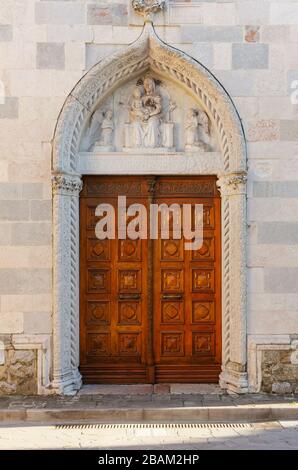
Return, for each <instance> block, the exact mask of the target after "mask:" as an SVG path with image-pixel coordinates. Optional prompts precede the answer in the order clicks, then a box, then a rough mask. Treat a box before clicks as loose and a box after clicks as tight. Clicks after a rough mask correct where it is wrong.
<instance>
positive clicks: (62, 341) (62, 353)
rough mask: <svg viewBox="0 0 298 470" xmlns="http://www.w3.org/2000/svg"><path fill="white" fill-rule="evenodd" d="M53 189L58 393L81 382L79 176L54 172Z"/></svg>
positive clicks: (55, 378) (71, 389) (70, 390)
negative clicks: (79, 368) (79, 369)
mask: <svg viewBox="0 0 298 470" xmlns="http://www.w3.org/2000/svg"><path fill="white" fill-rule="evenodd" d="M52 189H53V265H54V270H53V287H54V289H53V290H54V297H53V353H54V354H53V355H54V360H53V382H52V388H53V389H54V390H55V391H56V392H57V393H64V394H68V393H73V392H74V391H75V390H78V389H79V388H80V386H81V376H80V373H79V371H78V366H79V308H78V306H79V279H78V274H77V273H78V271H79V193H80V191H81V189H82V181H81V179H80V178H79V177H78V176H70V175H54V176H53V178H52Z"/></svg>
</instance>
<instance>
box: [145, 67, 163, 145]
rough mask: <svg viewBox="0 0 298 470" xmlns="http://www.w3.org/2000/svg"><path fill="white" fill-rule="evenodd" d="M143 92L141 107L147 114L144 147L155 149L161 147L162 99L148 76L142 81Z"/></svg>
mask: <svg viewBox="0 0 298 470" xmlns="http://www.w3.org/2000/svg"><path fill="white" fill-rule="evenodd" d="M144 91H145V95H144V96H143V106H144V107H145V109H147V110H148V112H149V116H148V119H146V120H145V126H144V147H149V148H155V147H159V146H160V145H161V132H160V124H161V113H162V97H161V95H160V94H159V93H157V91H156V85H155V82H154V80H153V78H152V77H150V76H147V77H146V78H145V79H144Z"/></svg>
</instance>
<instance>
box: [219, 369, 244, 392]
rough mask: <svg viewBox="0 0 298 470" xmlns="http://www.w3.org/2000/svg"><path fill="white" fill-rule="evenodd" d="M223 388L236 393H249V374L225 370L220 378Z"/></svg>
mask: <svg viewBox="0 0 298 470" xmlns="http://www.w3.org/2000/svg"><path fill="white" fill-rule="evenodd" d="M219 385H220V387H221V388H223V389H225V390H228V391H230V392H234V393H239V394H243V393H248V380H247V372H239V371H235V370H230V369H224V370H223V371H222V373H221V374H220V376H219Z"/></svg>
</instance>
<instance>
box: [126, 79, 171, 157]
mask: <svg viewBox="0 0 298 470" xmlns="http://www.w3.org/2000/svg"><path fill="white" fill-rule="evenodd" d="M129 120H130V122H129V123H126V124H125V145H124V150H132V149H135V150H145V149H150V150H152V149H155V150H156V151H158V150H165V149H166V150H173V145H174V144H173V142H174V124H173V123H172V122H165V120H164V118H163V100H162V96H161V94H160V93H159V92H158V91H157V90H156V84H155V81H154V79H153V78H152V77H151V76H147V77H145V79H144V81H143V87H142V86H140V85H137V86H136V87H135V88H134V90H133V94H132V97H131V99H130V104H129Z"/></svg>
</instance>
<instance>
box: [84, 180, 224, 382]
mask: <svg viewBox="0 0 298 470" xmlns="http://www.w3.org/2000/svg"><path fill="white" fill-rule="evenodd" d="M118 196H125V197H126V206H127V207H129V206H130V205H131V204H142V205H143V206H144V207H145V209H146V212H147V226H148V227H147V231H146V227H145V232H146V233H147V234H148V236H146V237H144V226H143V227H142V228H143V237H144V238H143V239H132V238H127V237H126V238H124V237H123V233H122V234H121V235H119V229H122V232H123V220H124V219H123V217H122V219H121V220H122V222H121V221H120V219H119V220H118V216H119V213H118V212H119V208H118ZM99 204H109V207H110V208H111V207H112V208H113V210H114V213H115V238H114V239H104V240H100V239H98V238H97V236H96V233H95V227H96V224H97V223H98V222H99V221H100V220H101V218H102V217H105V216H106V214H107V213H106V212H102V215H100V216H97V215H96V208H97V207H98V205H99ZM151 204H155V205H159V206H160V205H161V204H167V206H170V205H171V204H177V205H178V206H180V208H181V211H182V213H183V205H184V204H188V205H191V214H192V224H194V214H195V212H194V211H195V205H196V204H201V205H203V221H204V228H203V244H202V245H201V246H200V248H199V249H197V250H186V249H185V242H187V241H188V242H189V240H185V239H184V237H183V233H182V237H181V239H177V238H174V236H173V220H172V219H173V213H172V212H171V211H169V212H168V213H166V212H165V213H162V215H159V222H158V226H157V231H156V233H157V237H156V238H155V239H152V237H150V234H149V226H150V224H149V220H150V219H149V218H150V208H151ZM151 214H152V211H151ZM122 216H123V214H122ZM163 217H168V219H169V237H168V238H161V236H160V230H161V219H162V218H163ZM182 218H183V215H182ZM133 220H134V216H133V215H127V214H126V215H125V222H126V223H127V224H129V223H130V222H132V221H133ZM80 221H81V222H80V266H81V267H80V279H81V280H80V351H81V357H80V370H81V373H82V376H83V380H84V382H85V383H119V384H120V383H121V384H125V383H126V384H127V383H162V382H165V383H170V382H177V383H178V382H189V383H193V382H217V381H218V376H219V372H220V369H221V260H220V256H221V241H220V232H221V231H220V198H219V194H218V190H217V188H216V178H215V177H184V176H183V177H179V176H177V177H176V176H175V177H164V176H162V177H160V176H158V177H153V176H148V177H145V176H144V177H140V176H133V177H131V176H129V177H116V176H115V177H110V176H106V177H93V176H90V177H85V178H84V187H83V191H82V194H81V199H80ZM119 224H120V225H119ZM124 225H126V224H124ZM192 228H194V227H193V226H192Z"/></svg>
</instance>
